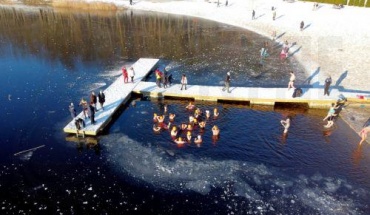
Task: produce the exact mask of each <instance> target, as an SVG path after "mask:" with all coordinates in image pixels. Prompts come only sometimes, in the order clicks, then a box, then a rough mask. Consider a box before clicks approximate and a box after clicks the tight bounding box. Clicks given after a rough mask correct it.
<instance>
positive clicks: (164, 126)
mask: <svg viewBox="0 0 370 215" xmlns="http://www.w3.org/2000/svg"><path fill="white" fill-rule="evenodd" d="M161 126H162V128H163V129H165V130H168V129H170V127H171V122H169V123H168V124H167V125H166V124H164V123H161Z"/></svg>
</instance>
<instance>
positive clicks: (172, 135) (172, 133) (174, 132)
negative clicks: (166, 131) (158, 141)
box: [171, 126, 178, 137]
mask: <svg viewBox="0 0 370 215" xmlns="http://www.w3.org/2000/svg"><path fill="white" fill-rule="evenodd" d="M177 132H178V131H177V127H176V126H173V127H172V130H171V137H176V136H177Z"/></svg>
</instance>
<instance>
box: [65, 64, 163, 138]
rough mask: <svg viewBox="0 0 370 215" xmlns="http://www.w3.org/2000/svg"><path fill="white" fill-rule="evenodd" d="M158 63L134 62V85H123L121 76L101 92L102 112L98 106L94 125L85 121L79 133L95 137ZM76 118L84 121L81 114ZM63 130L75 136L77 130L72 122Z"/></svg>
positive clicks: (87, 120)
mask: <svg viewBox="0 0 370 215" xmlns="http://www.w3.org/2000/svg"><path fill="white" fill-rule="evenodd" d="M158 61H159V59H152V58H140V59H139V60H138V61H137V62H135V63H134V64H133V65H132V67H133V68H134V71H135V78H134V83H131V82H129V83H124V81H123V76H122V75H121V76H120V77H118V78H117V80H116V81H115V82H113V84H111V85H110V86H109V87H108V88H107V89H106V90H104V91H103V92H104V94H105V103H104V110H101V109H100V107H99V105H98V111H97V112H96V113H95V121H96V123H95V125H93V124H91V121H90V120H89V119H86V120H85V124H86V126H85V128H83V129H82V130H81V132H83V133H84V134H85V135H97V134H98V133H99V132H100V131H101V130H103V129H104V127H105V126H106V125H108V124H109V122H110V121H111V119H112V115H113V114H114V113H115V112H116V111H117V110H118V109H119V107H120V106H121V104H122V103H125V102H126V101H127V100H128V99H130V95H131V92H132V90H133V89H134V88H135V87H136V86H137V85H138V84H139V83H140V81H141V80H142V79H143V78H144V77H145V76H146V75H147V74H148V73H149V72H150V70H151V69H152V68H153V67H154V66H155V65H156V64H157V62H158ZM127 69H128V68H127ZM129 81H130V78H129ZM78 117H80V118H82V119H84V115H83V113H82V112H81V113H80V114H78ZM63 130H64V132H65V133H72V134H76V132H77V130H76V126H75V124H74V120H72V121H71V122H69V123H68V124H67V125H66V126H65V127H64V129H63Z"/></svg>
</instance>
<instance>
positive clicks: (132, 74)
mask: <svg viewBox="0 0 370 215" xmlns="http://www.w3.org/2000/svg"><path fill="white" fill-rule="evenodd" d="M128 76H130V77H131V82H132V83H134V76H135V70H134V68H133V67H131V68H130V69H129V70H128Z"/></svg>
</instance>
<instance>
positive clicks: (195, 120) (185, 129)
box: [153, 102, 220, 145]
mask: <svg viewBox="0 0 370 215" xmlns="http://www.w3.org/2000/svg"><path fill="white" fill-rule="evenodd" d="M185 108H186V109H187V110H188V111H194V112H193V113H192V114H190V115H189V122H187V123H184V122H183V123H181V125H180V126H176V125H171V124H173V123H174V120H175V117H176V114H174V113H169V114H168V118H169V122H168V124H165V122H164V120H165V118H166V116H165V114H166V113H167V112H168V108H167V105H165V106H164V114H163V115H157V114H156V113H154V116H153V121H154V123H155V124H154V125H153V131H154V132H160V131H162V130H170V135H171V138H172V140H173V141H174V142H175V143H176V144H177V145H183V144H185V143H192V142H194V143H195V144H197V145H199V144H201V143H202V142H203V139H202V133H203V132H204V130H205V127H206V124H207V122H206V121H207V120H208V119H210V118H211V112H210V111H209V110H206V111H205V113H203V111H202V110H201V109H200V108H197V107H196V106H195V105H194V104H193V103H192V102H189V104H188V105H187V106H186V107H185ZM219 114H220V113H219V112H218V109H217V108H214V109H213V118H214V119H217V117H218V116H219ZM196 128H199V134H198V135H197V136H196V137H195V138H193V136H192V132H193V131H194V130H195V129H196ZM182 133H186V135H185V136H182V135H181V134H182ZM212 135H213V137H212V139H214V140H217V139H218V137H219V135H220V129H219V128H218V126H217V125H214V126H213V127H212Z"/></svg>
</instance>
